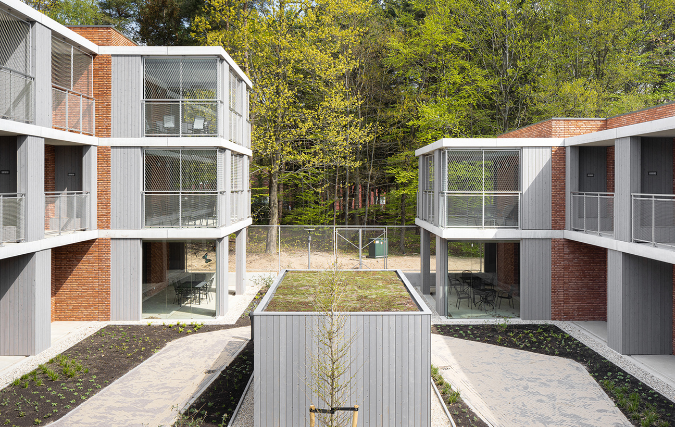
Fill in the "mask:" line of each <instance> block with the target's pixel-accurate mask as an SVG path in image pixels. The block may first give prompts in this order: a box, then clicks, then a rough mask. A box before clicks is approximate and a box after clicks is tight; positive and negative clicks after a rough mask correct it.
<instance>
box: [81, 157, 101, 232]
mask: <svg viewBox="0 0 675 427" xmlns="http://www.w3.org/2000/svg"><path fill="white" fill-rule="evenodd" d="M82 151H83V154H82V189H83V190H84V191H88V192H89V218H88V221H89V224H88V228H90V229H96V228H98V227H97V200H98V194H97V193H98V192H97V188H98V185H97V179H98V170H97V165H98V159H97V153H98V147H97V146H95V145H88V146H86V147H83V148H82Z"/></svg>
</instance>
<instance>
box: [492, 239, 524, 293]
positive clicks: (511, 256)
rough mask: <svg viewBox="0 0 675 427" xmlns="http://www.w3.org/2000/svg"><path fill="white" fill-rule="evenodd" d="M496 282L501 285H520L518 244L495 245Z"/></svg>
mask: <svg viewBox="0 0 675 427" xmlns="http://www.w3.org/2000/svg"><path fill="white" fill-rule="evenodd" d="M497 280H498V281H499V283H501V284H503V285H515V284H519V283H520V244H519V243H497Z"/></svg>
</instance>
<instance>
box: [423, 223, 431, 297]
mask: <svg viewBox="0 0 675 427" xmlns="http://www.w3.org/2000/svg"><path fill="white" fill-rule="evenodd" d="M420 275H421V277H422V284H421V285H420V288H421V290H422V294H424V295H429V294H430V293H431V233H430V232H429V231H428V230H425V229H423V228H422V229H421V234H420Z"/></svg>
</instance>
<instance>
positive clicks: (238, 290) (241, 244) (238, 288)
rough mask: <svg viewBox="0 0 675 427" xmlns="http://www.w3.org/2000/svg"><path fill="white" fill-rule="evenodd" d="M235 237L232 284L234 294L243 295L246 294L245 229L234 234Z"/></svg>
mask: <svg viewBox="0 0 675 427" xmlns="http://www.w3.org/2000/svg"><path fill="white" fill-rule="evenodd" d="M235 235H236V236H237V237H236V248H237V253H236V257H237V258H236V268H237V270H236V279H235V280H236V281H235V284H234V287H235V294H236V295H243V294H244V292H246V229H245V228H242V229H241V230H239V231H237V232H236V233H235Z"/></svg>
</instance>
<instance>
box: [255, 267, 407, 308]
mask: <svg viewBox="0 0 675 427" xmlns="http://www.w3.org/2000/svg"><path fill="white" fill-rule="evenodd" d="M340 276H341V280H343V281H344V283H346V289H345V292H344V294H345V297H344V299H343V300H342V301H341V302H340V306H341V307H340V310H341V311H344V312H358V311H417V310H419V309H418V307H417V304H416V303H415V301H414V300H413V299H412V297H411V296H410V293H409V292H408V290H407V289H406V288H405V286H404V285H403V282H402V281H401V279H400V278H399V277H398V275H397V274H396V272H394V271H341V272H340ZM323 280H325V275H324V273H322V272H318V271H289V272H287V273H286V275H285V276H284V278H283V280H282V281H281V283H280V284H279V287H278V288H277V290H276V292H275V294H274V296H273V297H272V300H271V301H270V303H269V304H268V306H267V307H266V308H265V311H280V312H288V311H316V309H315V307H314V304H312V303H308V301H313V300H314V297H315V296H316V294H317V291H316V288H317V287H318V286H319V285H320V283H321V281H323Z"/></svg>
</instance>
